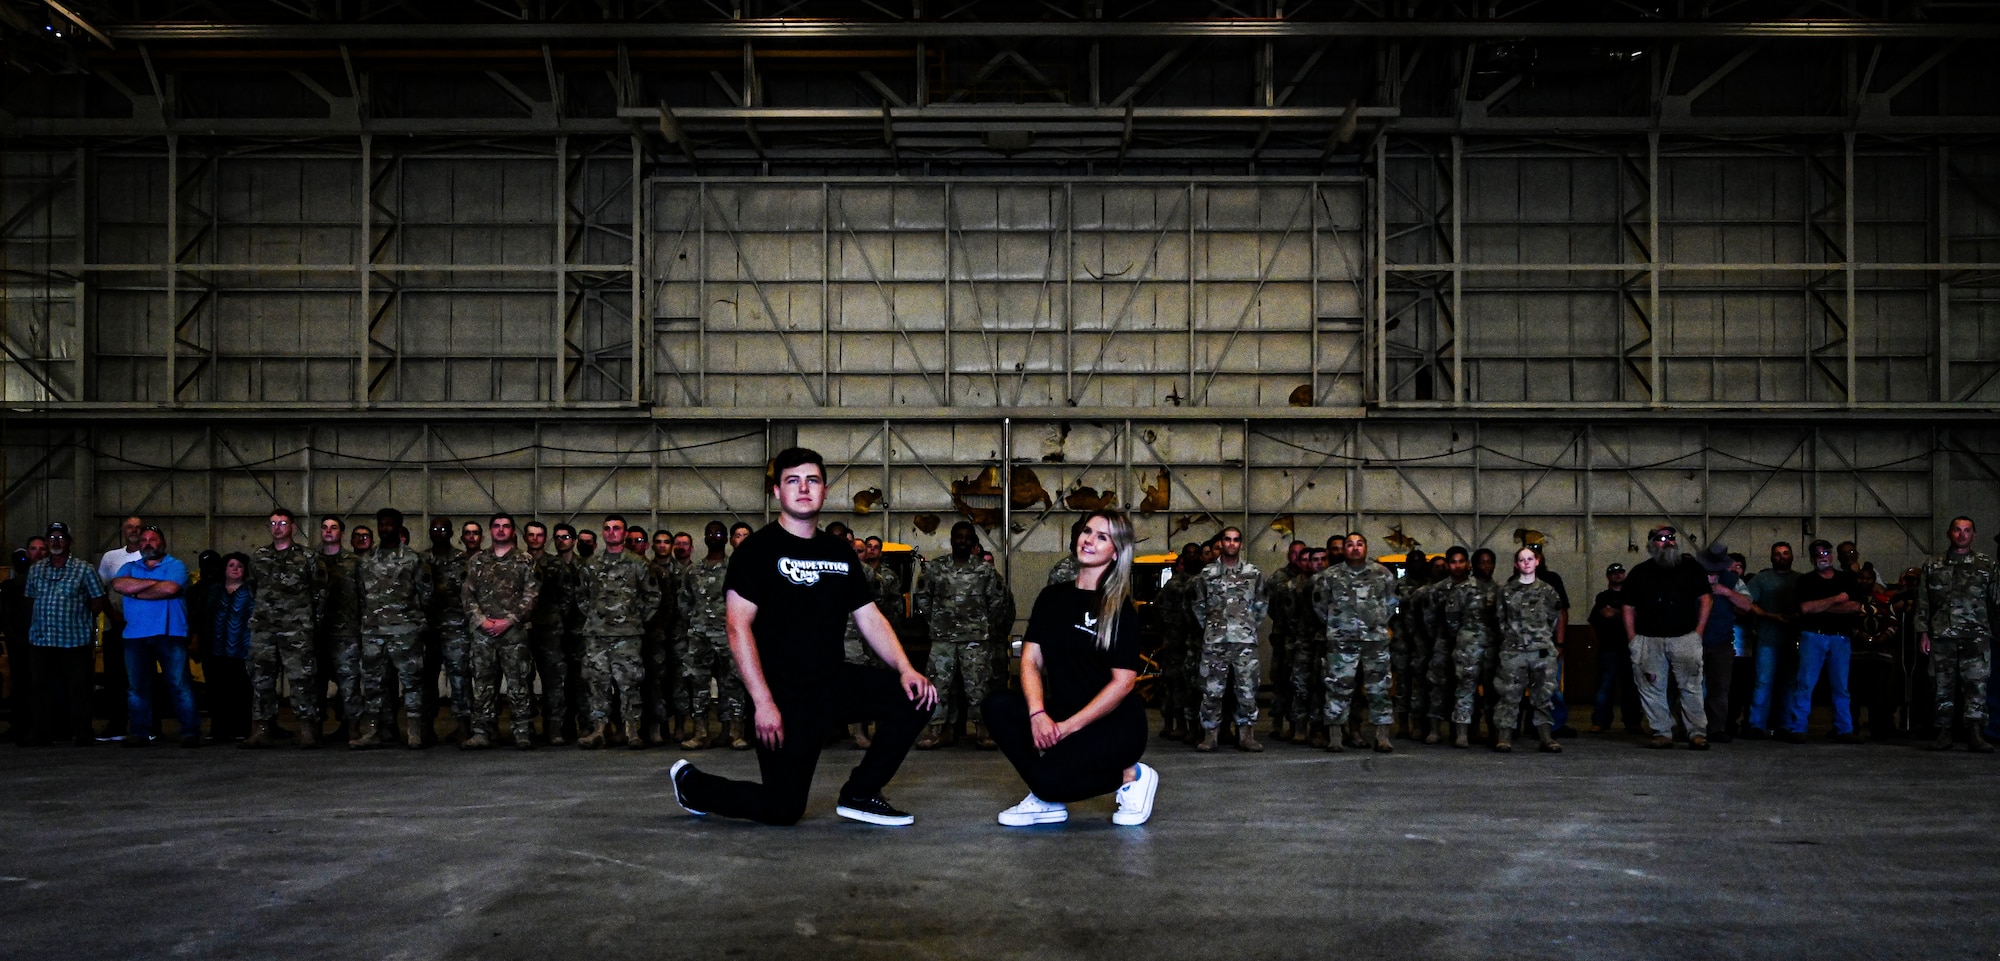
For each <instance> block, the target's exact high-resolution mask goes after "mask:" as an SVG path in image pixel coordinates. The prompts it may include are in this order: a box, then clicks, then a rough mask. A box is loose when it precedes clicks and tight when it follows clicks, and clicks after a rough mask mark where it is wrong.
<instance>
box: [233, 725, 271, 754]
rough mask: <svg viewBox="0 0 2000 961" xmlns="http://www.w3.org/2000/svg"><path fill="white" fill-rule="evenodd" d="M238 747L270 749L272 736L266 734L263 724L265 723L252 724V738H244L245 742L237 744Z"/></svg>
mask: <svg viewBox="0 0 2000 961" xmlns="http://www.w3.org/2000/svg"><path fill="white" fill-rule="evenodd" d="M236 746H237V747H240V748H245V749H256V748H260V747H270V746H271V736H270V735H269V734H268V733H266V732H265V730H264V722H263V721H256V722H253V723H252V724H251V725H250V736H249V737H246V738H244V739H243V740H241V741H238V742H237V744H236Z"/></svg>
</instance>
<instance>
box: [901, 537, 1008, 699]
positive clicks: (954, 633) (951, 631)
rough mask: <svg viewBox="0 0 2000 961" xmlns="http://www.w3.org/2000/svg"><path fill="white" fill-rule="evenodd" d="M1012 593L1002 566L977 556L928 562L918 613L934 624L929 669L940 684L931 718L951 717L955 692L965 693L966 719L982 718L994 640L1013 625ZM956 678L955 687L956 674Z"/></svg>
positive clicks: (934, 681) (989, 685)
mask: <svg viewBox="0 0 2000 961" xmlns="http://www.w3.org/2000/svg"><path fill="white" fill-rule="evenodd" d="M1013 608H1014V598H1013V595H1011V594H1009V593H1008V592H1007V585H1006V583H1005V582H1003V581H1002V580H1001V578H1000V571H999V570H998V569H996V568H994V566H993V565H991V564H988V563H986V562H985V561H983V560H980V559H978V558H976V557H975V558H967V559H966V561H965V563H963V564H961V563H958V562H957V561H954V560H952V559H951V558H949V557H947V558H943V559H940V560H935V561H931V562H929V563H926V564H925V565H924V572H923V586H922V587H921V588H920V589H919V590H918V592H917V616H918V617H921V618H924V620H925V622H926V623H927V624H929V625H930V634H931V656H930V665H929V667H928V668H927V673H929V674H930V679H931V684H932V685H933V686H935V687H936V688H937V691H938V702H937V708H936V709H935V710H934V711H932V712H931V723H932V724H943V723H944V722H945V721H946V720H948V719H949V718H950V717H951V702H952V693H953V691H954V690H956V691H957V692H958V693H959V694H960V695H961V696H963V697H964V698H965V716H966V719H967V720H969V721H972V722H974V723H978V722H979V721H980V720H981V715H980V707H979V702H981V701H984V700H985V699H986V695H987V693H988V692H989V690H990V689H991V687H992V684H993V657H992V650H991V648H990V647H989V646H988V645H991V644H992V643H993V642H994V640H995V637H996V634H997V633H998V632H1004V631H1006V630H1008V629H1010V628H1012V627H1013V626H1014V625H1013V621H1014V616H1013ZM953 678H957V679H958V684H957V686H956V687H955V688H954V686H953V684H952V679H953Z"/></svg>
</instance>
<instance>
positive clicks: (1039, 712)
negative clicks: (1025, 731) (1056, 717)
mask: <svg viewBox="0 0 2000 961" xmlns="http://www.w3.org/2000/svg"><path fill="white" fill-rule="evenodd" d="M1047 713H1049V712H1047V711H1036V712H1035V714H1047ZM1035 714H1030V715H1028V720H1030V721H1032V720H1034V719H1035Z"/></svg>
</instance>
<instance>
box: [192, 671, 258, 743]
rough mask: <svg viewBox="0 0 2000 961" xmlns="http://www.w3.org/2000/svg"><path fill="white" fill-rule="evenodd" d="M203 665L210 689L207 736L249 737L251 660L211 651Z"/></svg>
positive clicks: (223, 738)
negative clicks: (225, 655) (220, 654)
mask: <svg viewBox="0 0 2000 961" xmlns="http://www.w3.org/2000/svg"><path fill="white" fill-rule="evenodd" d="M201 668H202V677H203V678H204V679H205V680H206V682H207V683H206V685H205V686H206V688H207V689H208V736H209V737H210V738H212V739H214V740H218V741H224V740H230V741H233V740H241V739H242V738H246V737H249V736H250V672H249V662H248V661H246V660H244V659H243V658H240V657H222V656H219V655H210V656H209V658H208V659H207V660H205V661H203V662H202V665H201Z"/></svg>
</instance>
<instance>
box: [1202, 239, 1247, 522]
mask: <svg viewBox="0 0 2000 961" xmlns="http://www.w3.org/2000/svg"><path fill="white" fill-rule="evenodd" d="M1190 215H1192V212H1190ZM1237 453H1239V454H1242V455H1243V458H1242V459H1243V529H1244V530H1245V531H1248V530H1251V527H1250V418H1248V417H1245V418H1243V446H1242V447H1240V448H1238V449H1237Z"/></svg>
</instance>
